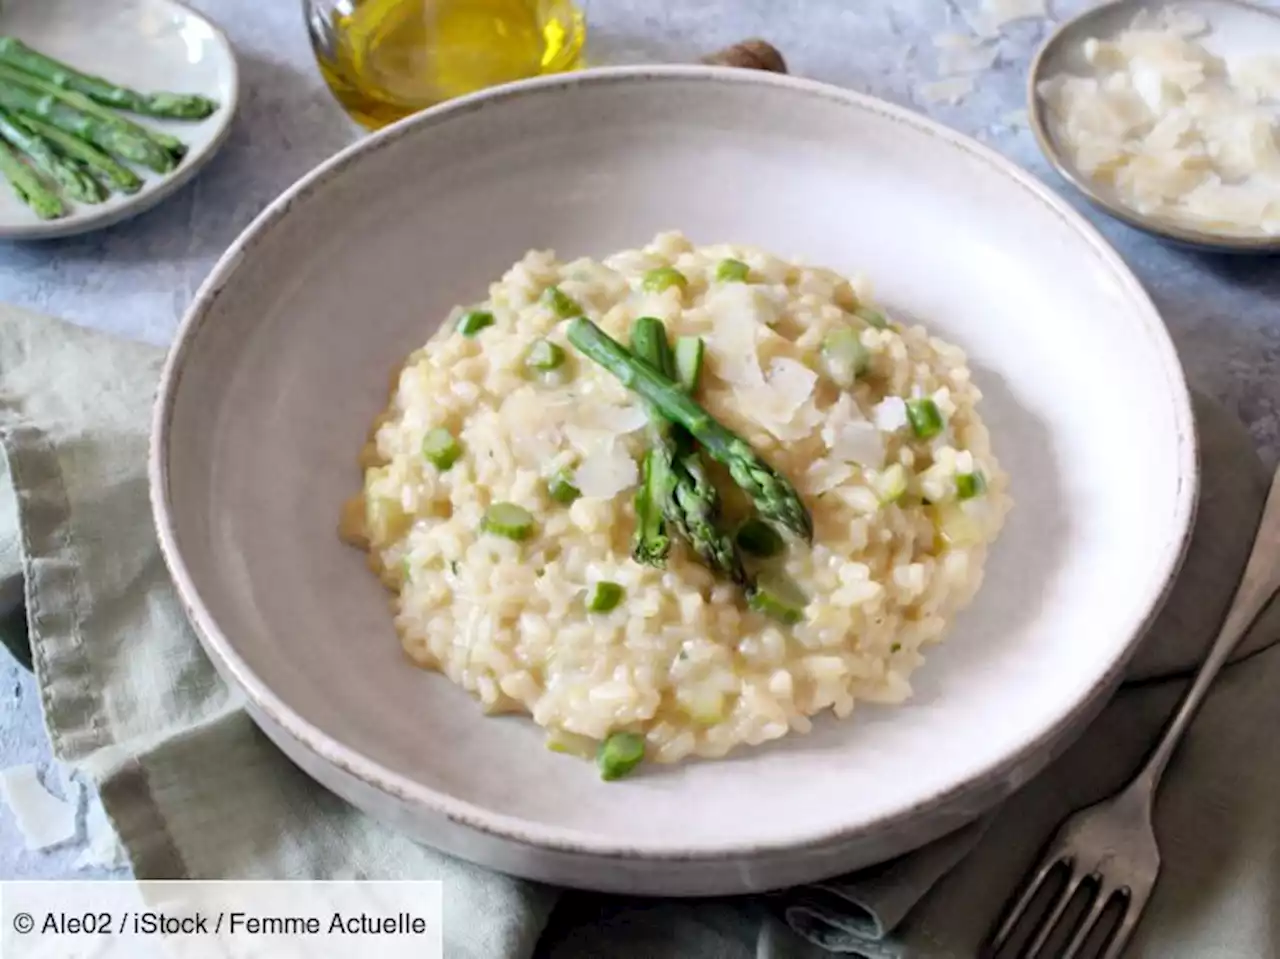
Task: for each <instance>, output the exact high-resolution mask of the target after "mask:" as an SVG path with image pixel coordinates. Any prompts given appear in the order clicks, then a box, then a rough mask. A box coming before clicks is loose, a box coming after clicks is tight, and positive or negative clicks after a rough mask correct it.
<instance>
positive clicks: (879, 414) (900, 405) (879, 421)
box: [871, 396, 907, 433]
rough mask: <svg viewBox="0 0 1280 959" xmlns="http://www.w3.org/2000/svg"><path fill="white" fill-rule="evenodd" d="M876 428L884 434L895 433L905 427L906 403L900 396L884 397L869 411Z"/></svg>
mask: <svg viewBox="0 0 1280 959" xmlns="http://www.w3.org/2000/svg"><path fill="white" fill-rule="evenodd" d="M871 418H872V419H873V420H874V421H875V424H876V428H877V429H879V430H882V431H884V432H885V433H896V432H897V431H898V430H900V429H902V428H903V427H904V426H906V425H907V403H906V401H905V400H904V399H903V398H902V397H900V396H886V397H885V398H884V399H883V400H881V401H880V402H879V403H877V404H876V406H875V408H874V409H872V411H871Z"/></svg>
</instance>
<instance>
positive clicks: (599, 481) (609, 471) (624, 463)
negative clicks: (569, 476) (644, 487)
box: [573, 443, 640, 499]
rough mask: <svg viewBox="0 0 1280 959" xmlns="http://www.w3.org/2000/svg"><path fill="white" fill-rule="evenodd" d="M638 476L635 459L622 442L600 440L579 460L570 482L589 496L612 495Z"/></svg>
mask: <svg viewBox="0 0 1280 959" xmlns="http://www.w3.org/2000/svg"><path fill="white" fill-rule="evenodd" d="M639 479H640V471H639V469H638V468H637V467H636V461H635V460H633V459H632V458H631V454H630V453H628V452H627V450H626V448H625V447H623V446H622V444H621V443H608V444H604V443H601V444H598V445H597V446H596V447H595V448H594V449H592V450H591V451H590V452H589V453H588V454H587V455H586V456H585V457H583V460H582V462H581V463H580V464H578V469H577V470H576V471H575V472H574V474H573V485H574V486H576V487H578V490H579V491H580V492H581V493H582V495H583V496H586V497H588V498H590V499H613V497H615V496H617V495H618V494H619V493H621V492H622V491H623V490H627V489H630V488H631V487H633V486H635V485H636V483H637V481H638V480H639Z"/></svg>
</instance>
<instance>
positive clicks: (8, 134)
mask: <svg viewBox="0 0 1280 959" xmlns="http://www.w3.org/2000/svg"><path fill="white" fill-rule="evenodd" d="M0 138H3V139H4V140H5V141H6V142H7V143H8V144H9V146H11V147H13V149H14V150H15V151H17V152H19V153H21V154H23V155H24V156H26V158H27V160H29V161H30V163H31V166H32V167H34V168H35V169H36V170H37V171H38V172H40V173H43V174H44V175H45V176H47V177H49V178H50V179H51V180H53V181H54V182H56V183H57V184H58V185H59V186H61V187H62V188H63V189H64V190H66V191H67V195H68V196H70V197H71V198H72V199H73V200H80V201H81V202H84V203H101V202H102V201H103V200H105V199H106V198H107V191H106V190H105V189H103V187H102V184H101V183H99V182H98V181H97V180H95V179H94V178H93V177H91V176H90V175H89V174H87V173H85V172H83V171H82V170H81V169H80V168H79V167H78V166H76V164H75V163H74V162H72V161H71V160H69V159H66V158H64V157H62V156H60V155H59V154H58V153H57V151H55V150H54V149H53V147H52V146H50V145H49V142H48V141H47V140H46V139H44V138H43V137H41V136H40V135H39V134H36V133H33V132H32V131H30V130H27V129H24V128H23V127H22V126H20V125H19V123H18V121H17V118H15V117H14V116H13V114H11V113H8V112H6V111H5V110H2V109H0Z"/></svg>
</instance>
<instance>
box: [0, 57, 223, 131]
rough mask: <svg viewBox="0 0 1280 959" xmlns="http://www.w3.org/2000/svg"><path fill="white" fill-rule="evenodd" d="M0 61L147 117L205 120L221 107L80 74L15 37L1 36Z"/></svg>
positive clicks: (205, 99) (199, 98)
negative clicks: (139, 89) (140, 90)
mask: <svg viewBox="0 0 1280 959" xmlns="http://www.w3.org/2000/svg"><path fill="white" fill-rule="evenodd" d="M0 63H3V64H6V65H8V66H10V67H13V68H14V69H15V70H21V71H22V72H23V73H27V74H30V75H31V76H34V77H40V78H41V79H43V80H47V81H48V82H50V83H53V84H55V85H57V86H59V87H62V88H64V89H67V90H73V91H75V92H76V93H80V94H83V95H84V96H86V97H88V98H89V99H91V100H93V101H95V102H97V103H100V104H102V105H103V106H108V107H115V108H116V109H118V110H129V111H130V112H132V113H141V114H144V115H146V116H152V117H165V118H168V119H173V120H203V119H204V118H205V117H207V116H209V115H211V114H212V113H213V111H214V110H216V109H217V108H218V105H217V103H215V102H214V101H213V100H210V99H209V98H208V97H202V96H198V95H196V94H188V93H140V92H139V91H137V90H131V89H130V88H129V87H123V86H120V85H118V84H115V83H112V82H111V81H109V80H104V79H103V78H101V77H95V76H93V75H91V74H88V73H81V72H80V71H79V70H76V69H74V68H72V67H69V66H67V65H66V64H65V63H61V62H59V61H58V60H54V59H53V58H51V57H46V56H45V55H44V54H42V53H40V52H39V51H37V50H32V49H31V48H30V47H29V46H27V45H26V44H25V43H23V42H22V41H21V40H19V39H17V38H16V37H0Z"/></svg>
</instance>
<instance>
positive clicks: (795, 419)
mask: <svg viewBox="0 0 1280 959" xmlns="http://www.w3.org/2000/svg"><path fill="white" fill-rule="evenodd" d="M817 382H818V374H817V373H815V372H813V370H811V369H809V368H808V367H807V366H805V365H804V364H803V363H800V362H798V361H797V360H793V359H789V358H787V357H778V358H777V359H775V360H773V362H772V363H770V365H769V374H768V376H767V377H766V378H765V379H764V382H763V384H762V385H760V386H751V387H747V388H745V389H739V390H736V393H737V399H738V402H739V403H740V404H741V408H742V409H744V410H746V411H747V413H748V415H749V416H750V417H751V418H752V419H753V420H755V422H757V423H759V424H760V425H761V426H763V427H764V428H765V429H767V430H768V431H769V432H770V433H772V434H773V435H774V436H776V437H777V438H778V439H782V440H787V439H798V438H799V437H800V436H805V435H807V434H808V433H809V432H810V430H811V429H812V425H813V421H814V416H815V414H816V415H817V418H821V415H820V414H817V410H816V409H815V408H814V407H813V405H812V404H811V403H809V402H808V401H809V398H810V397H811V396H812V395H813V388H814V386H815V385H816V384H817Z"/></svg>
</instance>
